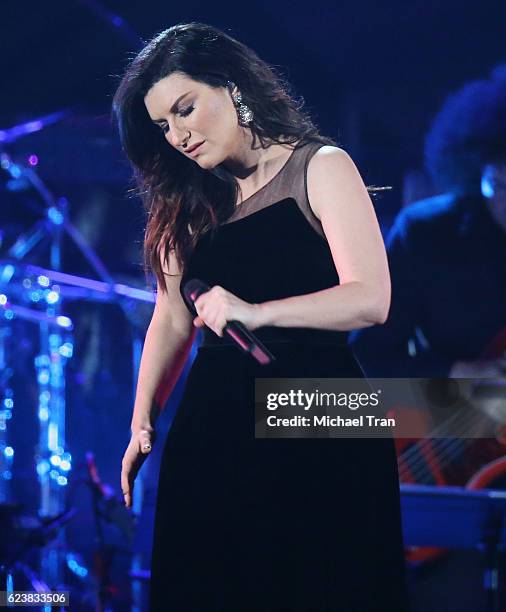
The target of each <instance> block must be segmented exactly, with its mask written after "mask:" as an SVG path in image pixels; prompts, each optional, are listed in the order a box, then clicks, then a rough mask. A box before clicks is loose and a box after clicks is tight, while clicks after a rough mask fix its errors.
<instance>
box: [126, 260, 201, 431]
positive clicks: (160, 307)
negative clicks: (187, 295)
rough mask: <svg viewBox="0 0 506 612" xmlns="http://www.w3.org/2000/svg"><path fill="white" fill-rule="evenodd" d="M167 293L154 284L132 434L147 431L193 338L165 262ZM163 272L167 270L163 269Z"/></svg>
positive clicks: (174, 270)
mask: <svg viewBox="0 0 506 612" xmlns="http://www.w3.org/2000/svg"><path fill="white" fill-rule="evenodd" d="M169 267H170V273H171V274H175V275H176V276H166V277H165V282H166V284H167V292H162V291H161V288H160V286H159V285H158V292H157V298H156V304H155V309H154V311H153V316H152V318H151V322H150V324H149V327H148V330H147V332H146V337H145V340H144V348H143V351H142V357H141V362H140V366H139V376H138V381H137V390H136V395H135V403H134V411H133V415H132V431H133V430H139V429H148V430H149V429H150V428H151V427H152V426H153V424H154V421H155V420H156V417H157V416H158V412H159V410H160V409H161V408H162V407H163V405H164V404H165V401H166V400H167V398H168V396H169V395H170V393H171V391H172V389H173V388H174V386H175V384H176V382H177V380H178V378H179V376H180V374H181V371H182V369H183V367H184V365H185V363H186V360H187V358H188V353H189V351H190V349H191V346H192V344H193V340H194V337H195V332H196V330H195V328H194V326H193V324H192V323H193V317H192V315H191V314H190V312H189V311H188V309H187V307H186V305H185V303H184V301H183V299H182V297H181V295H180V292H179V284H180V282H181V273H180V271H179V269H178V266H177V263H176V261H175V258H172V259H171V260H170V262H169ZM163 269H164V272H167V270H168V269H169V268H167V267H166V266H165V265H164V266H163Z"/></svg>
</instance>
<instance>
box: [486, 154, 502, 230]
mask: <svg viewBox="0 0 506 612" xmlns="http://www.w3.org/2000/svg"><path fill="white" fill-rule="evenodd" d="M481 192H482V194H483V196H484V197H485V198H486V199H487V204H488V209H489V211H490V214H491V216H492V218H493V220H494V221H495V222H496V223H497V225H499V227H501V228H502V229H503V230H504V231H505V232H506V163H501V164H487V165H486V166H485V167H484V168H483V171H482V175H481Z"/></svg>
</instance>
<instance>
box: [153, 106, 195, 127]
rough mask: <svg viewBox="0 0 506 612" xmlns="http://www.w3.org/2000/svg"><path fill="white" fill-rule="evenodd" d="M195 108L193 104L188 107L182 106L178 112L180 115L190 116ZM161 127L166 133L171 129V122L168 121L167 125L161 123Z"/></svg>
mask: <svg viewBox="0 0 506 612" xmlns="http://www.w3.org/2000/svg"><path fill="white" fill-rule="evenodd" d="M193 109H194V107H193V105H190V106H187V107H186V108H182V109H181V110H180V111H179V113H178V114H179V116H180V117H188V115H189V114H190V113H191V112H192V110H193ZM160 129H161V130H162V132H163V133H164V134H166V133H167V132H168V131H169V124H168V123H166V124H165V125H161V126H160Z"/></svg>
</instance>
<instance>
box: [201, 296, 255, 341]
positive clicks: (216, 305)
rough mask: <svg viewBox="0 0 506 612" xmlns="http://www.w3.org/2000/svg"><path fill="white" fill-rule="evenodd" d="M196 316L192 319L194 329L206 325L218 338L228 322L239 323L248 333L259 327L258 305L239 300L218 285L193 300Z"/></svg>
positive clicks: (221, 335)
mask: <svg viewBox="0 0 506 612" xmlns="http://www.w3.org/2000/svg"><path fill="white" fill-rule="evenodd" d="M195 309H196V310H197V313H198V316H197V317H195V319H193V324H194V325H195V327H203V326H204V325H207V327H209V328H210V329H212V330H213V331H214V333H215V334H217V335H218V336H220V337H223V328H224V327H225V325H226V324H227V323H228V322H229V321H240V322H241V323H242V324H243V325H244V326H245V327H246V328H247V329H249V330H250V331H252V330H254V329H256V328H257V327H260V326H261V322H260V305H259V304H250V303H248V302H245V301H244V300H241V299H240V298H238V297H237V296H236V295H234V294H233V293H230V291H227V290H226V289H224V288H223V287H220V285H214V286H213V287H211V289H210V290H209V291H206V292H205V293H203V294H202V295H200V296H199V297H198V298H197V299H196V300H195Z"/></svg>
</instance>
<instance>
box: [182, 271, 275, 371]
mask: <svg viewBox="0 0 506 612" xmlns="http://www.w3.org/2000/svg"><path fill="white" fill-rule="evenodd" d="M210 289H211V287H209V285H206V283H204V282H203V281H201V280H199V279H198V278H193V279H191V280H189V281H187V282H186V283H185V285H184V288H183V293H184V296H185V298H186V302H187V304H188V305H189V306H190V308H191V310H192V311H193V312H194V313H195V315H198V313H197V311H196V309H195V305H194V302H195V300H196V299H197V298H198V297H199V296H201V295H202V294H203V293H206V291H209V290H210ZM223 333H225V334H227V336H229V338H231V339H232V340H233V342H234V343H235V344H236V345H237V346H238V347H239V348H240V349H241V350H242V351H243V352H244V353H249V354H250V355H251V356H252V357H253V358H254V359H256V360H257V361H258V363H259V364H260V365H266V364H268V363H271V362H272V361H275V360H276V358H275V357H274V355H273V354H272V353H271V352H270V351H269V350H268V349H267V348H266V347H265V346H264V345H263V344H262V343H261V342H260V340H259V339H258V338H257V337H256V336H255V335H254V334H252V333H251V332H250V330H249V329H247V328H246V327H245V326H244V325H243V324H242V323H241V322H240V321H228V322H227V324H226V325H225V327H224V328H223Z"/></svg>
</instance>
